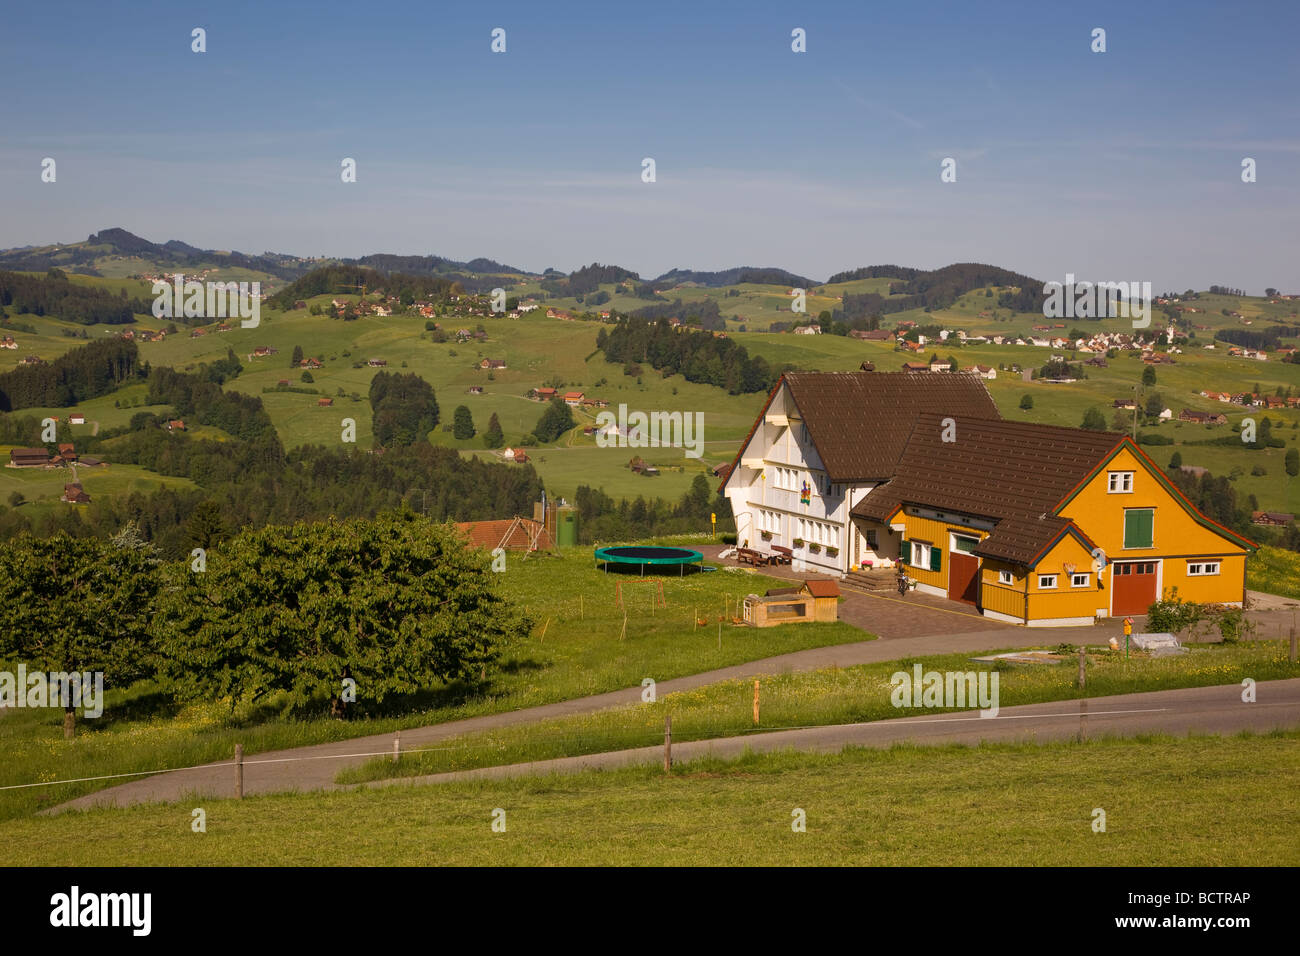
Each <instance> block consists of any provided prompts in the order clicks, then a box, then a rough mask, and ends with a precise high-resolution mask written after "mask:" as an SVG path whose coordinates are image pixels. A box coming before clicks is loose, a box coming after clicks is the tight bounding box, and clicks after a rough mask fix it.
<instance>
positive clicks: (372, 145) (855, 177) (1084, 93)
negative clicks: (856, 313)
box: [0, 0, 1300, 293]
mask: <svg viewBox="0 0 1300 956" xmlns="http://www.w3.org/2000/svg"><path fill="white" fill-rule="evenodd" d="M1298 10H1300V5H1297V4H1295V3H1290V2H1275V3H1262V2H1253V3H1252V2H1244V3H1236V4H1232V5H1228V4H1212V3H1203V2H1185V3H1164V2H1152V3H1134V2H1131V0H1130V2H1126V3H1069V4H1066V3H1050V2H1047V0H1043V2H1038V3H1034V2H979V0H971V2H961V3H939V2H930V3H890V4H880V3H871V4H868V3H793V2H792V3H763V2H758V3H755V2H744V3H707V2H698V0H697V2H694V3H673V2H661V0H655V2H650V3H642V4H636V5H630V4H617V5H613V4H608V3H564V4H552V3H545V2H531V3H523V4H491V3H489V4H481V5H480V4H463V5H449V4H438V3H432V2H427V0H425V2H416V3H384V2H373V3H365V4H358V3H331V2H313V3H271V2H268V3H240V2H221V3H207V4H189V3H184V2H167V3H156V4H154V3H104V2H102V0H101V2H96V3H82V2H76V3H59V2H45V3H42V4H24V5H22V6H18V5H11V6H10V7H9V8H8V9H7V10H6V12H5V13H4V14H3V29H2V30H0V89H3V90H4V91H5V92H4V94H3V95H2V96H0V129H2V130H3V131H4V134H3V136H2V137H0V246H14V245H26V244H41V243H48V242H56V241H62V242H71V241H77V240H81V239H84V238H85V237H86V236H87V235H88V234H89V233H91V232H94V231H97V230H99V229H102V228H106V227H109V226H122V227H124V228H126V229H129V230H131V231H132V232H136V233H138V234H140V235H143V236H145V237H147V238H150V239H154V240H156V241H163V240H166V239H172V238H176V239H183V240H185V241H187V242H190V243H193V244H194V245H198V246H202V247H205V248H224V249H229V248H235V249H239V250H241V251H244V252H253V253H256V252H261V251H263V250H275V251H279V252H289V253H297V254H302V255H342V256H356V255H363V254H365V253H369V252H395V253H420V254H424V253H435V254H439V255H445V256H450V257H453V258H458V259H468V258H472V257H474V256H480V255H483V256H489V257H492V258H495V259H498V260H500V261H503V262H508V263H511V264H513V265H517V266H519V267H522V268H527V269H533V270H541V269H543V268H545V267H547V266H554V267H556V268H560V269H564V270H569V269H573V268H576V267H578V266H580V265H583V264H586V263H588V262H592V261H596V260H598V261H601V262H613V263H617V264H619V265H623V266H626V267H628V268H631V269H635V270H637V271H639V272H640V273H641V274H642V275H643V276H652V275H657V274H659V273H660V272H663V271H665V270H667V269H669V268H672V267H675V266H680V267H684V268H696V269H717V268H725V267H729V266H734V265H754V266H781V267H784V268H788V269H792V270H794V271H796V272H802V273H805V274H808V275H810V276H812V277H813V278H815V279H824V278H826V277H827V276H828V275H829V274H830V273H832V272H835V271H838V270H841V269H847V268H853V267H856V266H860V265H869V264H877V263H889V262H893V263H899V264H902V265H912V266H920V267H927V268H929V267H936V266H940V265H944V264H946V263H949V262H955V261H978V262H990V263H994V264H997V265H1001V266H1005V267H1007V268H1011V269H1016V270H1018V271H1021V272H1026V273H1028V274H1031V275H1034V276H1036V277H1039V278H1042V279H1044V280H1047V279H1063V278H1064V276H1065V274H1066V273H1067V272H1072V273H1074V274H1075V275H1077V276H1078V277H1080V278H1081V279H1082V278H1088V279H1097V280H1108V281H1118V280H1131V281H1132V280H1136V281H1141V280H1147V281H1151V282H1152V283H1153V285H1154V287H1155V289H1156V290H1157V291H1163V290H1165V289H1183V288H1187V287H1189V286H1195V287H1197V288H1203V287H1204V286H1206V285H1209V284H1211V283H1220V284H1225V285H1233V286H1242V287H1245V288H1246V289H1247V290H1248V291H1251V292H1255V293H1259V292H1262V290H1263V288H1264V287H1265V286H1266V285H1275V286H1278V287H1280V288H1283V289H1285V290H1290V291H1296V292H1300V265H1298V263H1300V238H1298V231H1297V226H1298V225H1300V221H1298V220H1300V216H1298V215H1297V213H1298V212H1300V96H1297V91H1298V89H1300V83H1298V82H1297V81H1298V80H1300V67H1298V66H1297V57H1296V56H1295V52H1294V51H1295V44H1296V41H1297V37H1300V30H1297V27H1298V26H1300V13H1298V12H1297V11H1298ZM194 27H203V28H205V29H206V30H207V45H208V50H207V52H206V53H204V54H195V53H192V52H191V51H190V31H191V30H192V29H193V28H194ZM494 27H502V28H504V29H505V30H506V42H507V52H506V53H504V54H493V53H492V52H491V51H490V48H489V46H490V42H491V37H490V32H491V30H492V29H493V28H494ZM795 27H802V28H804V29H805V30H806V31H807V46H808V51H807V52H806V53H803V54H795V53H793V52H791V49H790V42H791V41H790V31H791V30H792V29H793V28H795ZM1094 27H1103V28H1105V29H1106V31H1107V36H1106V40H1107V52H1106V53H1104V54H1094V53H1092V52H1091V51H1090V49H1089V45H1090V42H1091V41H1090V34H1091V31H1092V29H1093V28H1094ZM46 156H50V157H53V158H55V160H56V161H57V163H58V181H57V182H56V183H53V184H46V183H42V182H41V181H40V163H41V159H42V158H43V157H46ZM948 156H951V157H954V158H955V159H956V160H957V182H955V183H941V182H940V178H939V172H940V161H941V160H942V159H943V158H944V157H948ZM1246 156H1249V157H1253V158H1254V159H1255V160H1256V161H1257V164H1258V182H1256V183H1253V184H1244V183H1242V182H1241V178H1240V164H1241V160H1242V158H1243V157H1246ZM343 157H353V158H355V159H356V160H357V164H358V176H357V182H356V183H355V184H343V183H342V182H341V181H340V177H339V171H340V165H339V164H340V161H341V160H342V158H343ZM643 157H653V158H654V159H655V161H656V165H657V181H656V182H655V183H653V184H647V183H643V182H642V181H641V178H640V172H641V160H642V158H643Z"/></svg>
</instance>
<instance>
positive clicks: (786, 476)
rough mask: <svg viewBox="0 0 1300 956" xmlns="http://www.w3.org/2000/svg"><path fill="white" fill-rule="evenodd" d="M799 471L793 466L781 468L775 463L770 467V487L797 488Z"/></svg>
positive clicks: (785, 489)
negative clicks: (774, 465)
mask: <svg viewBox="0 0 1300 956" xmlns="http://www.w3.org/2000/svg"><path fill="white" fill-rule="evenodd" d="M799 485H800V483H799V472H798V471H796V470H795V469H793V468H782V467H781V466H780V465H777V466H776V467H774V468H773V469H772V487H773V488H779V489H781V490H782V491H798V490H799Z"/></svg>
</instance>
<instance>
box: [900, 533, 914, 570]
mask: <svg viewBox="0 0 1300 956" xmlns="http://www.w3.org/2000/svg"><path fill="white" fill-rule="evenodd" d="M898 563H899V564H911V563H912V542H910V541H908V540H907V539H906V538H899V539H898Z"/></svg>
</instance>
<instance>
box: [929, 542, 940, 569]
mask: <svg viewBox="0 0 1300 956" xmlns="http://www.w3.org/2000/svg"><path fill="white" fill-rule="evenodd" d="M942 562H943V551H942V550H940V548H939V547H938V546H937V545H931V547H930V570H931V571H938V570H939V569H940V568H941V567H942Z"/></svg>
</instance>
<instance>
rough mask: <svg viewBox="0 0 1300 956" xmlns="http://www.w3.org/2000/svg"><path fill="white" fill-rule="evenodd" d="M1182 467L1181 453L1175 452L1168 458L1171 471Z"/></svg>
mask: <svg viewBox="0 0 1300 956" xmlns="http://www.w3.org/2000/svg"><path fill="white" fill-rule="evenodd" d="M1182 467H1183V453H1182V452H1180V451H1176V452H1174V453H1173V454H1172V455H1171V456H1170V457H1169V469H1170V470H1171V471H1177V470H1178V469H1179V468H1182Z"/></svg>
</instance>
